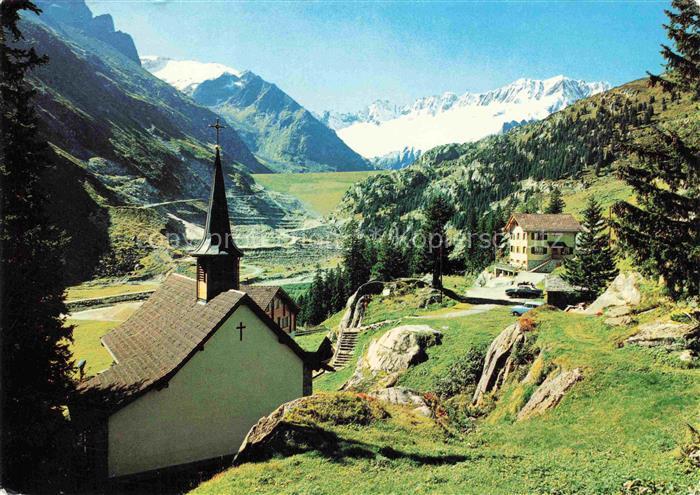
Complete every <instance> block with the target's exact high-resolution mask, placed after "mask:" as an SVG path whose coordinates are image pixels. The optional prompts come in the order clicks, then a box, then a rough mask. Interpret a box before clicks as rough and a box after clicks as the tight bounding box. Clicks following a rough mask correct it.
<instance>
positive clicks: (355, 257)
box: [343, 222, 372, 294]
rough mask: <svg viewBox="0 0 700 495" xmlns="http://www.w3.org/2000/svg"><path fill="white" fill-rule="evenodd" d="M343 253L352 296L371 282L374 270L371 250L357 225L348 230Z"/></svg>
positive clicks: (348, 285) (349, 290)
mask: <svg viewBox="0 0 700 495" xmlns="http://www.w3.org/2000/svg"><path fill="white" fill-rule="evenodd" d="M344 244H345V246H344V252H343V266H344V268H345V273H346V276H347V280H346V286H347V289H348V292H350V293H351V294H352V293H353V292H355V291H356V290H357V289H358V288H359V287H360V286H361V285H362V284H364V283H365V282H367V281H368V280H369V275H370V270H371V268H372V262H371V260H368V259H367V258H368V255H371V250H370V248H368V246H367V243H366V241H365V239H364V237H363V236H362V235H361V234H360V233H359V231H358V229H357V225H356V224H355V223H354V222H351V223H350V225H349V226H348V227H347V229H346V235H345V240H344Z"/></svg>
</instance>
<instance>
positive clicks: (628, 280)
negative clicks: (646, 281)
mask: <svg viewBox="0 0 700 495" xmlns="http://www.w3.org/2000/svg"><path fill="white" fill-rule="evenodd" d="M641 278H642V277H641V275H639V274H638V273H636V272H629V273H620V274H619V275H618V276H617V277H615V280H613V281H612V283H611V284H610V286H609V287H608V288H607V290H606V291H605V292H603V293H602V294H601V295H600V296H598V299H596V300H595V301H593V303H591V305H590V306H588V308H586V310H585V311H584V313H585V314H589V315H597V314H599V313H602V312H603V311H604V310H606V309H607V308H610V307H611V306H628V307H634V306H637V305H638V304H639V303H640V301H641V299H642V294H641V292H639V282H640V280H641Z"/></svg>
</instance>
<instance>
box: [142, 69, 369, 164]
mask: <svg viewBox="0 0 700 495" xmlns="http://www.w3.org/2000/svg"><path fill="white" fill-rule="evenodd" d="M143 64H144V67H145V68H147V69H148V70H149V71H151V72H152V73H153V74H154V75H156V76H157V77H159V78H161V79H163V80H164V81H166V82H168V83H170V84H172V85H173V86H175V87H177V88H178V89H180V90H182V91H183V92H185V93H186V94H188V95H190V96H191V97H192V98H193V99H194V101H196V102H197V103H199V104H200V105H203V106H205V107H208V108H210V109H211V110H213V111H215V112H216V113H218V114H221V115H223V116H224V117H225V118H226V120H227V121H228V122H230V123H231V125H232V126H233V127H234V128H235V129H236V130H237V131H238V132H239V133H240V134H241V137H242V138H243V140H244V141H245V143H246V144H247V145H248V147H249V148H250V149H251V150H252V151H253V153H255V155H256V156H257V157H259V158H260V159H261V160H262V161H263V162H264V163H265V164H267V165H268V166H269V167H270V168H272V169H273V170H275V171H279V172H319V171H338V172H343V171H350V170H366V169H367V168H369V165H368V163H367V162H366V161H365V160H364V159H363V158H362V157H361V156H360V155H358V154H357V153H355V152H354V151H353V150H351V149H350V148H349V147H348V146H347V145H346V144H345V143H344V142H343V141H342V140H341V139H340V138H338V136H336V134H335V132H334V131H333V130H331V129H329V128H328V127H326V126H325V125H323V124H322V123H321V122H319V121H318V120H317V119H316V117H314V116H313V115H312V114H311V113H310V112H309V111H308V110H306V109H305V108H304V107H302V106H301V105H300V104H299V103H298V102H297V101H295V100H294V99H293V98H292V97H291V96H289V95H288V94H287V93H285V92H284V91H282V90H281V89H280V88H279V87H277V86H276V85H275V84H272V83H270V82H267V81H265V80H264V79H262V78H261V77H260V76H258V75H257V74H254V73H253V72H251V71H243V72H241V71H237V70H236V69H232V68H230V67H226V66H223V65H221V64H210V63H201V62H195V61H179V60H170V59H165V58H162V57H144V59H143Z"/></svg>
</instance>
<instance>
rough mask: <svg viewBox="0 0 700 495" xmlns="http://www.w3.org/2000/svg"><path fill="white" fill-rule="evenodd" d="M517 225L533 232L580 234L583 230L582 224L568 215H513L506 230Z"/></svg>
mask: <svg viewBox="0 0 700 495" xmlns="http://www.w3.org/2000/svg"><path fill="white" fill-rule="evenodd" d="M515 224H517V225H519V226H520V227H522V229H523V230H525V231H531V232H580V231H582V230H583V229H582V227H581V224H580V223H578V221H577V220H576V219H575V218H574V217H573V215H570V214H568V213H557V214H552V213H543V214H535V213H513V214H512V215H511V217H510V219H509V220H508V223H507V224H506V230H510V229H511V228H513V226H514V225H515Z"/></svg>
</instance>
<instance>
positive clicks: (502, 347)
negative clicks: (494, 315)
mask: <svg viewBox="0 0 700 495" xmlns="http://www.w3.org/2000/svg"><path fill="white" fill-rule="evenodd" d="M525 339H526V332H525V331H523V329H522V328H521V326H520V323H516V324H514V325H510V326H508V327H506V329H505V330H503V331H502V332H501V333H500V334H499V335H498V337H496V338H495V339H494V341H493V342H491V345H490V346H489V348H488V351H487V352H486V360H485V362H484V370H483V372H482V373H481V378H480V379H479V383H478V384H477V386H476V391H475V392H474V397H473V398H472V403H474V404H479V403H480V402H481V400H482V399H483V397H484V394H486V393H488V392H491V391H493V390H496V389H498V388H499V387H500V386H501V385H502V384H503V382H504V381H505V380H506V378H508V375H509V374H510V373H511V371H512V370H513V368H514V366H515V363H514V360H513V351H514V350H515V349H516V348H518V347H519V346H522V345H523V344H524V342H525Z"/></svg>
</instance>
